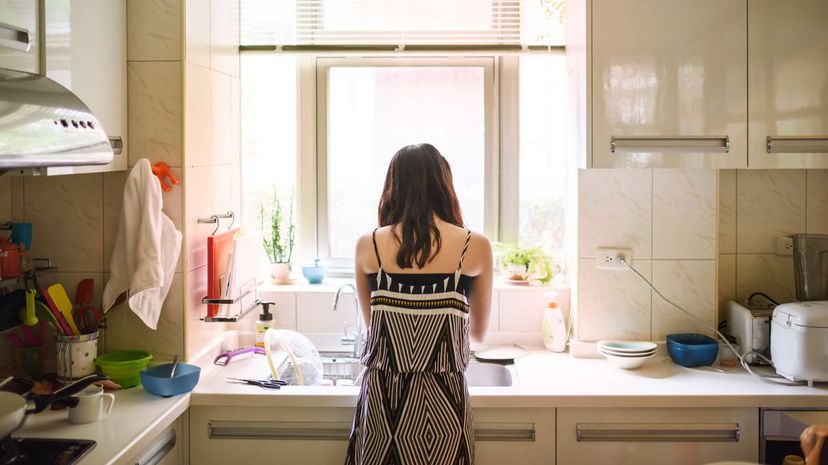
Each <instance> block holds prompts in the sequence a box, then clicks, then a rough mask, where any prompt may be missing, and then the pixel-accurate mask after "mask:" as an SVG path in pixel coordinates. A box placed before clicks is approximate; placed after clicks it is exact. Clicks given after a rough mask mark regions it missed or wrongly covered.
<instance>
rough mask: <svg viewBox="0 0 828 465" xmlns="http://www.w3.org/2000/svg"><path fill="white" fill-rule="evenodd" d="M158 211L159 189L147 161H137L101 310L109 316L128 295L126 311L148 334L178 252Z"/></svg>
mask: <svg viewBox="0 0 828 465" xmlns="http://www.w3.org/2000/svg"><path fill="white" fill-rule="evenodd" d="M162 206H163V200H162V198H161V184H160V183H159V181H158V178H157V177H156V176H155V175H153V174H152V167H151V166H150V163H149V161H148V160H147V159H141V160H139V161H138V163H136V165H135V167H134V168H132V171H131V172H130V173H129V177H128V178H127V181H126V185H125V186H124V204H123V209H122V210H121V218H120V219H119V221H118V233H117V235H116V237H115V248H114V249H113V251H112V259H111V261H110V263H109V272H110V277H109V282H107V283H106V288H105V289H104V292H103V310H104V312H106V311H108V310H109V309H110V308H112V307H113V306H114V305H115V304H116V303H118V298H119V297H120V296H121V295H123V294H124V293H126V295H127V298H128V303H129V308H130V309H132V311H133V312H135V314H136V315H138V317H139V318H141V321H143V322H144V324H146V325H147V326H148V327H150V328H151V329H155V328H156V326H157V325H158V318H159V317H160V316H161V306H162V305H163V303H164V299H166V298H167V293H168V292H169V291H170V284H171V283H172V278H173V275H174V273H175V265H176V263H177V262H178V255H179V253H180V252H181V233H180V232H179V231H178V230H176V229H175V225H173V222H172V220H170V218H169V217H167V215H165V214H164V212H163V211H161V207H162Z"/></svg>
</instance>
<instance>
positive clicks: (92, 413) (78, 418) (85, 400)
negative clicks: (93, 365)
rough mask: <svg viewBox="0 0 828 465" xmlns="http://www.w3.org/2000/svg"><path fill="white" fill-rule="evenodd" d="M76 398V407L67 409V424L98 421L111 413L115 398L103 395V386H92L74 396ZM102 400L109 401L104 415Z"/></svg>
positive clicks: (110, 395) (106, 394) (107, 394)
mask: <svg viewBox="0 0 828 465" xmlns="http://www.w3.org/2000/svg"><path fill="white" fill-rule="evenodd" d="M74 397H77V398H78V405H77V406H76V407H70V408H69V423H75V424H82V423H92V422H94V421H98V420H100V419H101V417H102V416H104V415H106V414H109V412H111V411H112V406H113V405H115V396H114V395H112V394H109V393H104V389H103V385H101V384H92V385H90V386H89V387H87V388H86V389H84V390H83V391H81V392H79V393H77V394H75V395H74ZM104 398H107V399H109V405H108V406H107V407H106V412H105V413H104V410H103V404H104Z"/></svg>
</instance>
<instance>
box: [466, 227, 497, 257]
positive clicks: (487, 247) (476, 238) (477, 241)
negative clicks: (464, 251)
mask: <svg viewBox="0 0 828 465" xmlns="http://www.w3.org/2000/svg"><path fill="white" fill-rule="evenodd" d="M469 249H476V250H475V252H476V253H481V254H483V253H486V254H489V255H491V253H492V243H491V242H490V241H489V238H488V237H486V236H485V235H483V234H481V233H479V232H477V231H471V243H470V244H469ZM470 252H471V250H470Z"/></svg>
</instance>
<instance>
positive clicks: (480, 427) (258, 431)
mask: <svg viewBox="0 0 828 465" xmlns="http://www.w3.org/2000/svg"><path fill="white" fill-rule="evenodd" d="M350 434H351V423H346V422H321V421H320V422H286V421H229V420H210V421H209V422H207V437H209V438H210V439H300V440H317V441H346V440H347V439H348V437H349V436H350ZM474 438H475V440H476V441H534V440H535V424H534V423H478V424H475V427H474Z"/></svg>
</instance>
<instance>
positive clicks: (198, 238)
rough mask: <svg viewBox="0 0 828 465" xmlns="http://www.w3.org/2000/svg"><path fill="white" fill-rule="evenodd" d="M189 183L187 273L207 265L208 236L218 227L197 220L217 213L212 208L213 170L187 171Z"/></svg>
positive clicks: (185, 188)
mask: <svg viewBox="0 0 828 465" xmlns="http://www.w3.org/2000/svg"><path fill="white" fill-rule="evenodd" d="M184 176H185V178H186V179H187V184H186V186H185V187H184V204H185V205H186V206H187V209H186V214H187V218H186V221H185V224H186V226H185V228H184V234H185V237H184V244H183V246H184V250H183V251H182V255H184V257H185V258H184V266H185V269H187V270H188V271H192V270H194V269H196V268H199V267H203V266H205V265H207V236H209V235H210V234H212V232H213V230H214V229H215V225H212V224H201V223H199V222H198V218H209V217H210V216H211V215H213V214H214V213H218V212H217V211H216V210H215V209H214V208H213V194H212V189H213V170H212V168H211V167H209V166H200V167H193V168H185V169H184Z"/></svg>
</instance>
